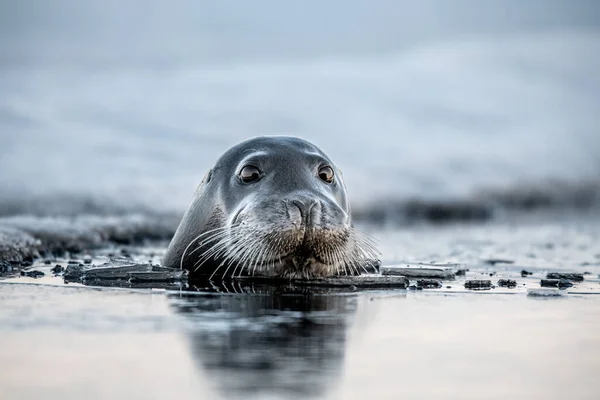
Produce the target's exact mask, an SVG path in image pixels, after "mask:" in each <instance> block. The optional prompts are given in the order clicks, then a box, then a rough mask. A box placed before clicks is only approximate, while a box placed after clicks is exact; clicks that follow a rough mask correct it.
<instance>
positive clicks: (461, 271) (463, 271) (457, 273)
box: [455, 269, 468, 276]
mask: <svg viewBox="0 0 600 400" xmlns="http://www.w3.org/2000/svg"><path fill="white" fill-rule="evenodd" d="M467 271H468V269H459V270H458V271H456V274H455V275H456V276H464V275H466V274H467Z"/></svg>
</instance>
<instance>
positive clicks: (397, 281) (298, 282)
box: [231, 275, 419, 290]
mask: <svg viewBox="0 0 600 400" xmlns="http://www.w3.org/2000/svg"><path fill="white" fill-rule="evenodd" d="M231 281H235V282H241V283H244V284H249V283H255V284H256V283H264V284H268V285H270V286H275V285H288V286H295V287H304V288H313V287H314V288H319V287H320V288H351V287H354V288H355V290H361V289H362V290H365V289H407V288H408V289H410V287H409V282H408V278H406V277H405V276H382V275H379V276H371V277H367V276H361V277H356V276H355V277H351V276H348V277H346V276H339V277H337V276H336V277H331V278H315V279H291V280H290V279H282V278H273V277H260V276H240V277H234V278H232V279H231ZM411 286H415V288H416V289H417V290H419V288H418V287H417V286H416V285H411Z"/></svg>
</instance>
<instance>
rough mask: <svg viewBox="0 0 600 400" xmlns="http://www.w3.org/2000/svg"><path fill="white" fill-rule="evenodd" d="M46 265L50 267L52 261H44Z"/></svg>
mask: <svg viewBox="0 0 600 400" xmlns="http://www.w3.org/2000/svg"><path fill="white" fill-rule="evenodd" d="M44 264H46V265H50V264H52V260H49V259H46V260H44Z"/></svg>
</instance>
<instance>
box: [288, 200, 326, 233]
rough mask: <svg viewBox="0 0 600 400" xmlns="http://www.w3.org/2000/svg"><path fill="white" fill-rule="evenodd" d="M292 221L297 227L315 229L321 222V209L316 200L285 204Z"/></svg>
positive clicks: (292, 201) (294, 201)
mask: <svg viewBox="0 0 600 400" xmlns="http://www.w3.org/2000/svg"><path fill="white" fill-rule="evenodd" d="M285 204H286V207H287V212H288V217H289V218H290V221H291V222H292V223H293V224H294V225H295V226H297V227H301V226H304V227H314V226H315V225H316V224H318V221H319V220H320V212H321V207H320V203H319V202H318V201H317V200H315V199H310V200H300V199H294V200H290V201H286V202H285Z"/></svg>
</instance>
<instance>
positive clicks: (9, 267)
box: [0, 261, 13, 274]
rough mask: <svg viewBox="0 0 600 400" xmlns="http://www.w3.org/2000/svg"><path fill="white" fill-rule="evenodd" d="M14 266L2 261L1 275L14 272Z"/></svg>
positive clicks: (0, 262)
mask: <svg viewBox="0 0 600 400" xmlns="http://www.w3.org/2000/svg"><path fill="white" fill-rule="evenodd" d="M12 270H13V266H12V265H10V264H9V263H7V262H4V261H0V274H4V273H6V272H12Z"/></svg>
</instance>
